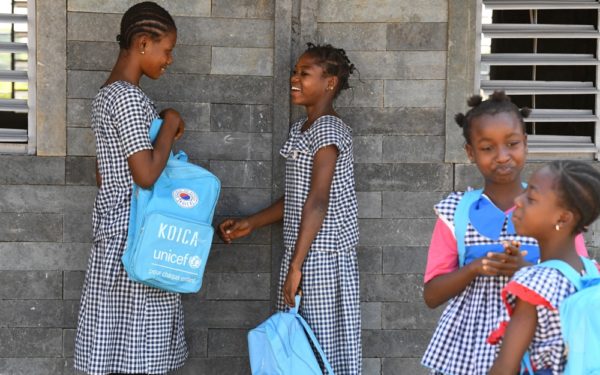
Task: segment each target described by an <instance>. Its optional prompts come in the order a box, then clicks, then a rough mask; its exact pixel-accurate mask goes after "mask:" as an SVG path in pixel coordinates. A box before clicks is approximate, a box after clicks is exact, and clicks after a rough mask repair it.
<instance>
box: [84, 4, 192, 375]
mask: <svg viewBox="0 0 600 375" xmlns="http://www.w3.org/2000/svg"><path fill="white" fill-rule="evenodd" d="M176 39H177V29H176V28H175V23H174V22H173V19H172V18H171V16H170V15H169V13H167V11H166V10H164V9H163V8H161V7H160V6H158V5H156V4H155V3H150V2H146V3H140V4H137V5H134V6H133V7H131V8H130V9H129V10H127V12H125V14H124V15H123V19H122V21H121V34H120V35H119V36H118V37H117V40H118V41H119V46H120V52H119V57H118V59H117V62H116V64H115V66H114V68H113V70H112V72H111V74H110V76H109V78H108V80H107V81H106V83H105V84H104V86H103V87H102V88H101V89H100V91H99V92H98V94H97V95H96V98H95V99H94V102H93V106H92V128H93V130H94V134H95V136H96V152H97V154H98V162H97V170H96V179H97V183H98V187H99V190H98V194H97V196H96V201H95V204H94V211H93V215H92V222H93V235H94V238H93V240H94V244H93V247H92V251H91V254H90V258H89V262H88V267H87V272H86V276H85V281H84V285H83V294H82V296H81V305H80V310H79V319H78V324H77V334H76V339H75V368H77V369H78V370H81V371H84V372H86V373H89V374H98V375H100V374H107V373H119V374H123V373H129V374H164V373H166V372H168V371H170V370H172V369H175V368H178V367H181V366H182V365H183V363H184V361H185V359H186V357H187V347H186V343H185V340H184V332H183V309H182V305H181V299H180V296H179V295H178V294H174V293H167V292H164V291H161V290H158V289H155V288H151V287H148V286H145V285H142V284H139V283H136V282H133V281H131V280H130V279H129V278H128V277H127V274H126V273H125V270H124V269H123V265H122V263H121V256H122V255H123V252H124V250H125V244H126V241H127V226H128V223H129V208H130V207H129V205H130V199H131V190H132V181H135V183H136V184H137V185H139V186H142V187H150V186H152V185H153V184H154V181H156V179H157V178H158V176H159V175H160V173H161V172H162V170H163V168H164V167H165V165H166V162H167V159H168V156H169V152H170V150H171V146H172V144H173V141H174V140H175V139H177V138H179V137H180V136H181V135H182V134H183V129H184V124H183V121H182V119H181V117H180V116H179V114H178V113H177V112H176V111H174V110H172V109H167V110H164V111H162V112H161V114H160V115H161V117H162V118H163V120H164V122H163V126H162V128H161V130H160V133H159V135H158V138H157V140H156V142H155V143H154V145H152V144H151V143H150V140H149V138H148V130H149V125H150V123H151V121H152V120H153V119H155V118H157V117H158V116H159V114H158V113H157V112H156V109H155V107H154V104H153V103H152V101H151V100H150V99H149V98H148V97H147V96H146V95H145V94H144V92H143V91H142V90H141V89H140V88H139V81H140V78H141V76H142V75H146V76H148V77H150V78H152V79H157V78H159V77H160V76H161V75H162V74H163V73H164V71H165V69H166V68H167V67H168V66H169V65H170V64H171V63H172V62H173V58H172V56H171V52H172V50H173V47H174V46H175V42H176Z"/></svg>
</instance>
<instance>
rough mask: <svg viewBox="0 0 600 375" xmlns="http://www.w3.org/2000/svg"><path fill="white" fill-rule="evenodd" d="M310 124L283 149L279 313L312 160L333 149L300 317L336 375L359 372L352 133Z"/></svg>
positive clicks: (332, 123) (340, 125) (327, 120)
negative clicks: (325, 200)
mask: <svg viewBox="0 0 600 375" xmlns="http://www.w3.org/2000/svg"><path fill="white" fill-rule="evenodd" d="M305 121H306V119H303V120H300V121H298V122H296V123H294V124H293V125H292V126H291V129H290V134H289V138H288V140H287V141H286V142H285V144H284V145H283V147H282V148H281V151H280V152H281V155H282V156H284V157H285V158H286V159H287V160H286V167H285V204H284V217H283V236H284V245H285V253H284V256H283V260H282V263H281V270H280V278H279V290H278V299H277V308H278V309H279V310H285V309H286V306H285V303H284V302H283V293H282V287H283V284H284V282H285V278H286V275H287V271H288V268H289V264H290V261H291V258H292V255H293V253H294V245H295V243H296V239H297V237H298V232H299V228H300V220H301V218H302V207H303V206H304V202H305V201H306V198H307V196H308V193H309V190H310V182H311V175H312V166H313V157H314V155H315V153H316V152H317V151H318V150H319V149H320V148H322V147H324V146H328V145H335V146H336V147H337V149H338V158H337V162H336V166H335V173H334V176H333V182H332V184H331V191H330V195H329V207H328V209H327V214H326V215H325V219H324V221H323V224H322V226H321V229H320V231H319V233H318V234H317V236H316V237H315V239H314V241H313V243H312V246H311V248H310V251H309V253H308V255H307V257H306V259H305V261H304V264H303V266H302V281H301V285H300V286H301V288H302V291H303V298H302V302H301V306H300V314H301V315H302V316H303V317H304V319H306V321H307V322H308V324H309V325H310V326H311V328H312V329H313V331H314V332H315V335H316V336H317V339H318V340H319V343H320V344H321V346H322V347H323V350H324V352H325V355H326V356H327V359H328V360H329V362H330V363H331V366H332V367H333V370H334V372H335V374H336V375H344V374H352V375H356V374H360V373H361V366H362V365H361V363H362V354H361V350H362V349H361V342H360V301H359V285H358V263H357V259H356V245H357V243H358V206H357V202H356V192H355V187H354V169H353V162H354V157H353V154H352V131H351V130H350V128H349V127H348V126H347V125H346V124H344V122H343V121H342V120H341V119H339V118H338V117H335V116H323V117H320V118H318V119H317V120H316V121H315V122H314V123H313V124H312V125H311V126H310V128H308V130H306V131H304V132H301V127H302V125H303V124H304V122H305Z"/></svg>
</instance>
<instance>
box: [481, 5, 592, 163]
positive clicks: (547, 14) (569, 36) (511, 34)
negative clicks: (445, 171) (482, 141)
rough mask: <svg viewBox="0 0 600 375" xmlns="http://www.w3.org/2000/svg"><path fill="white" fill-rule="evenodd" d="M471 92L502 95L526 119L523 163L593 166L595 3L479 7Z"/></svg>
mask: <svg viewBox="0 0 600 375" xmlns="http://www.w3.org/2000/svg"><path fill="white" fill-rule="evenodd" d="M480 5H481V17H480V21H481V22H479V25H478V27H479V28H480V30H479V31H480V32H481V35H480V38H479V42H480V43H479V47H480V48H479V51H478V55H479V56H478V60H479V63H480V75H479V76H478V77H477V79H476V85H478V87H479V88H480V90H481V92H482V93H483V95H489V94H491V93H492V92H493V91H494V90H505V91H506V92H507V94H508V95H510V96H511V98H512V99H513V101H514V102H515V103H516V104H517V105H518V106H527V107H530V108H532V110H533V111H532V114H531V116H530V118H529V119H526V125H527V133H528V134H529V136H528V140H529V154H530V156H529V157H530V159H558V158H560V159H590V160H591V159H598V158H599V155H600V154H599V146H600V145H599V143H600V120H599V117H598V115H599V109H600V98H599V94H600V92H599V91H598V79H599V73H600V70H599V69H600V68H599V67H600V60H599V45H598V39H599V37H600V33H599V31H598V15H599V11H600V3H599V2H598V0H566V1H559V0H528V1H526V0H482V3H481V4H480Z"/></svg>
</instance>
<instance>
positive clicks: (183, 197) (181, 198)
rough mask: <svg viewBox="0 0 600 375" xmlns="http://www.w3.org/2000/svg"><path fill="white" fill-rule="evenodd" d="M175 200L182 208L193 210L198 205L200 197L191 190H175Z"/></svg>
mask: <svg viewBox="0 0 600 375" xmlns="http://www.w3.org/2000/svg"><path fill="white" fill-rule="evenodd" d="M173 199H175V203H177V205H178V206H179V207H182V208H192V207H194V206H195V205H197V204H198V196H197V195H196V193H194V192H193V191H192V190H190V189H175V190H173Z"/></svg>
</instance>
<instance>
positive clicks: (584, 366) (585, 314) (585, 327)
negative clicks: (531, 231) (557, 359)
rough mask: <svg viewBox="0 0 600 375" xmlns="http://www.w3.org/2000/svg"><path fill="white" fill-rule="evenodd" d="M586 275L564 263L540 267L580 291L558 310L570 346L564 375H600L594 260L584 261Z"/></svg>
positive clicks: (599, 286) (599, 298) (599, 289)
mask: <svg viewBox="0 0 600 375" xmlns="http://www.w3.org/2000/svg"><path fill="white" fill-rule="evenodd" d="M581 260H582V261H583V264H584V266H585V271H586V275H585V276H581V275H580V274H579V273H578V272H577V271H575V269H573V268H572V267H571V266H570V265H569V264H567V263H565V262H563V261H561V260H549V261H546V262H543V263H540V264H539V265H540V266H542V267H551V268H556V269H557V270H559V271H560V272H561V273H562V274H563V275H564V276H565V277H566V278H567V279H569V281H570V282H571V283H573V285H575V288H576V289H577V292H576V293H575V294H572V295H570V296H569V297H567V298H565V300H564V301H562V303H561V304H560V306H559V308H558V310H559V315H560V326H561V333H562V336H563V340H564V341H565V344H566V346H567V365H566V367H565V372H564V374H565V375H581V374H586V375H600V313H599V311H600V272H598V268H597V267H596V265H595V264H594V262H592V261H591V260H589V259H587V258H584V257H581Z"/></svg>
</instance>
